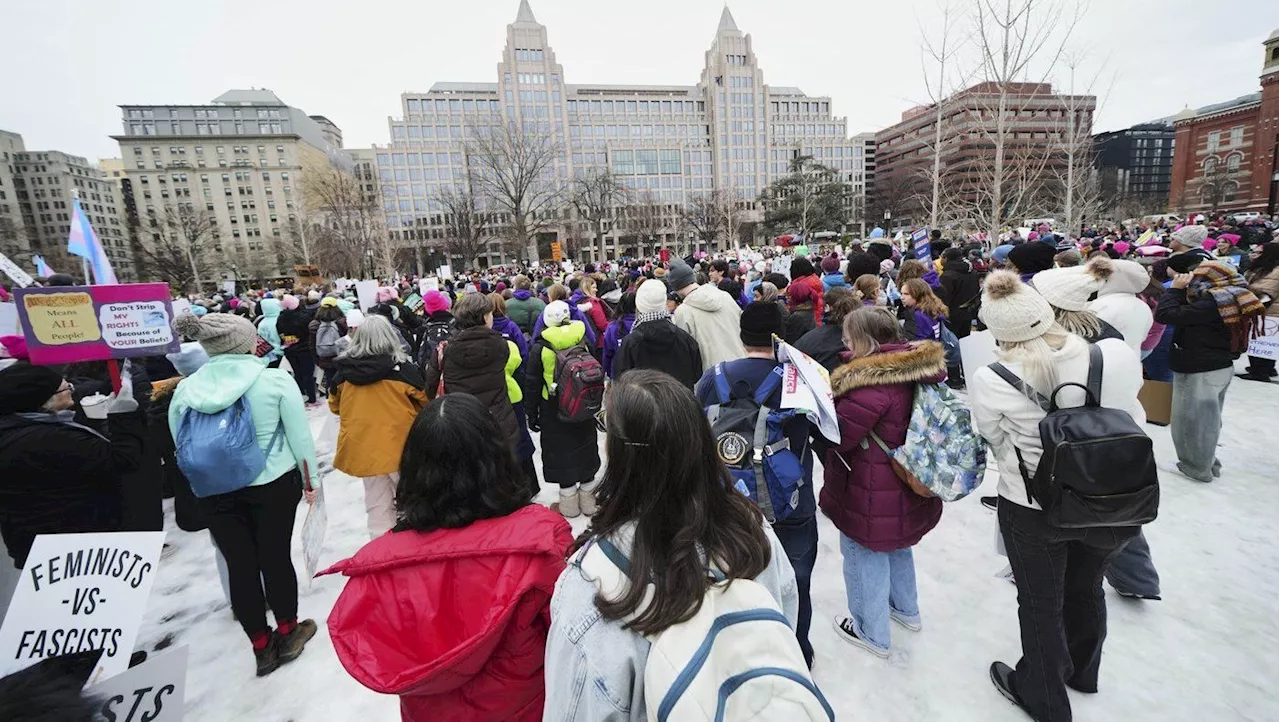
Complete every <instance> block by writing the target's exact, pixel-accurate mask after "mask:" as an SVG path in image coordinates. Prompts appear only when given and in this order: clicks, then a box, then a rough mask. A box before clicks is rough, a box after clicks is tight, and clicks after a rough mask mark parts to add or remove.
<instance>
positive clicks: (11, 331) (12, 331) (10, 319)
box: [0, 303, 22, 336]
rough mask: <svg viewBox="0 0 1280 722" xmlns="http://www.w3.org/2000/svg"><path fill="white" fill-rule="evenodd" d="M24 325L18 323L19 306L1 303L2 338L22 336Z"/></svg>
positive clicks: (0, 322) (0, 327) (0, 325)
mask: <svg viewBox="0 0 1280 722" xmlns="http://www.w3.org/2000/svg"><path fill="white" fill-rule="evenodd" d="M21 335H22V324H20V323H18V306H17V304H14V303H0V336H21Z"/></svg>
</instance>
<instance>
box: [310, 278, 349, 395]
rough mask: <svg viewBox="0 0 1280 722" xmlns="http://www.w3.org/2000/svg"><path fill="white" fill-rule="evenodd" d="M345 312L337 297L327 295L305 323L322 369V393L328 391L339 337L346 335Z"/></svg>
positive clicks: (339, 348)
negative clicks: (307, 322)
mask: <svg viewBox="0 0 1280 722" xmlns="http://www.w3.org/2000/svg"><path fill="white" fill-rule="evenodd" d="M347 332H348V329H347V318H346V314H344V313H343V312H342V309H341V308H339V306H338V299H336V298H332V297H328V298H325V299H323V300H322V301H320V307H319V308H317V309H316V313H315V316H314V317H313V318H312V319H311V323H309V324H307V336H308V338H309V343H310V344H311V348H312V349H314V350H315V358H316V361H315V363H316V366H319V367H320V370H322V371H324V383H323V389H324V393H325V394H326V395H327V394H328V393H329V387H330V386H331V383H330V381H331V379H332V377H333V371H334V368H335V361H337V358H338V354H339V353H341V352H342V348H341V347H342V344H341V343H339V339H342V338H345V337H346V335H347Z"/></svg>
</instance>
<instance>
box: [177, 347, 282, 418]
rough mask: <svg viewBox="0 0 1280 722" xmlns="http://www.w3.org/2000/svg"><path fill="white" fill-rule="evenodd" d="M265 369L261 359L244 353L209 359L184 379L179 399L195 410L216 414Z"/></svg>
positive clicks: (237, 397) (234, 400) (242, 393)
mask: <svg viewBox="0 0 1280 722" xmlns="http://www.w3.org/2000/svg"><path fill="white" fill-rule="evenodd" d="M266 368H267V366H266V363H264V362H263V360H262V359H260V358H258V357H257V356H250V355H248V354H222V355H219V356H211V357H210V358H209V361H208V362H207V363H205V365H204V366H201V367H200V370H199V371H196V372H195V373H194V374H191V375H190V376H188V377H187V378H186V379H185V381H184V382H183V384H182V393H183V398H184V399H185V400H186V402H187V405H188V406H190V407H191V408H193V409H195V410H196V411H199V412H201V413H204V414H213V413H217V412H219V411H222V410H223V409H225V408H227V407H229V406H231V404H234V403H235V402H236V400H237V399H239V398H240V397H241V396H244V393H245V392H246V391H248V390H249V387H250V386H253V384H254V382H256V381H257V380H258V377H259V376H261V375H262V372H263V371H264V370H265V369H266Z"/></svg>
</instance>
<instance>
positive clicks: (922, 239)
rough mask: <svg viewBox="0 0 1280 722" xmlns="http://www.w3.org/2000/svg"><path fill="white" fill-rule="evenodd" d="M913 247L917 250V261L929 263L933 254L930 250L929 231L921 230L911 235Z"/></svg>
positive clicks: (926, 229)
mask: <svg viewBox="0 0 1280 722" xmlns="http://www.w3.org/2000/svg"><path fill="white" fill-rule="evenodd" d="M911 246H912V248H914V249H915V256H916V260H918V261H925V262H928V261H930V260H932V258H933V254H932V253H931V252H930V250H929V229H928V228H919V229H917V230H916V231H915V232H914V233H912V234H911Z"/></svg>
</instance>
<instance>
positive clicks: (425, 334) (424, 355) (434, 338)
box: [418, 321, 453, 371]
mask: <svg viewBox="0 0 1280 722" xmlns="http://www.w3.org/2000/svg"><path fill="white" fill-rule="evenodd" d="M451 336H453V321H427V324H426V327H425V328H424V329H423V331H422V346H421V348H419V349H418V366H419V367H421V368H424V369H425V368H426V367H427V363H428V362H430V361H432V360H437V361H438V360H439V359H438V358H437V356H436V347H437V346H439V345H440V344H441V343H447V342H448V341H449V338H450V337H451ZM443 368H444V367H441V370H442V371H443Z"/></svg>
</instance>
